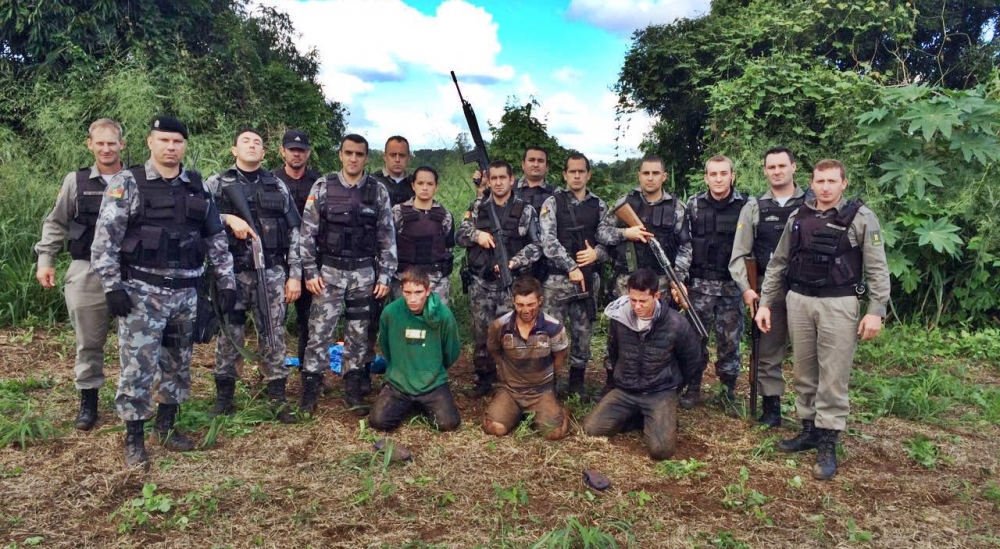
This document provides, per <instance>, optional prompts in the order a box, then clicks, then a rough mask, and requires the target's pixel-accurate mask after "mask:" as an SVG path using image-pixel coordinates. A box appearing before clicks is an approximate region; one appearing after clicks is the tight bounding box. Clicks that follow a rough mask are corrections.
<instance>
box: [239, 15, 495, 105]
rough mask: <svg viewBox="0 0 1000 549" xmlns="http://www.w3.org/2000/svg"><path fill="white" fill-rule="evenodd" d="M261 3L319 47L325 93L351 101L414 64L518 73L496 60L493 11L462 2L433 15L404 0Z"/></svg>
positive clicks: (478, 75)
mask: <svg viewBox="0 0 1000 549" xmlns="http://www.w3.org/2000/svg"><path fill="white" fill-rule="evenodd" d="M257 3H259V4H266V5H269V6H273V7H275V8H278V9H279V10H282V11H286V12H288V14H289V16H290V17H291V19H292V21H293V22H294V24H295V28H296V30H297V31H298V32H299V34H300V38H299V40H298V45H299V47H300V49H302V50H304V51H308V50H311V49H312V48H316V50H317V51H318V52H319V54H320V62H321V64H322V67H323V73H324V75H323V77H322V81H323V84H324V92H325V93H326V95H327V97H329V98H331V99H333V100H336V101H341V102H344V103H350V102H352V101H353V100H354V98H355V96H356V95H358V94H363V93H364V92H365V91H368V90H370V89H371V84H370V83H371V82H379V81H400V80H404V79H406V77H407V74H408V73H409V72H410V71H411V70H423V71H430V72H433V73H437V74H442V75H447V74H448V71H449V70H454V71H455V72H457V73H458V74H459V75H460V77H462V78H463V79H465V80H470V81H482V82H495V81H506V80H510V79H512V78H513V77H514V68H513V67H511V66H510V65H497V64H496V56H497V54H498V53H499V52H500V49H501V48H500V42H499V40H498V38H497V24H496V23H495V22H494V21H493V16H492V15H491V14H489V13H488V12H487V11H486V10H485V9H483V8H479V7H476V6H473V5H472V4H469V3H467V2H465V1H463V0H445V1H444V2H443V3H441V4H440V5H439V6H438V8H437V10H436V11H435V14H434V15H433V16H429V15H425V14H423V13H420V12H419V11H418V10H416V9H415V8H413V7H410V6H408V5H406V3H404V2H403V1H402V0H330V1H315V0H313V1H304V2H288V1H279V0H258V2H257ZM359 82H364V83H366V84H367V87H366V86H361V85H359Z"/></svg>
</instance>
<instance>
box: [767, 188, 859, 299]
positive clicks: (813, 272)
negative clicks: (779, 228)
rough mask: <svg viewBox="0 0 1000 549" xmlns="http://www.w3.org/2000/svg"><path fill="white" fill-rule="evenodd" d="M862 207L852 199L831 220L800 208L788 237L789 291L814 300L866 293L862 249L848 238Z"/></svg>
mask: <svg viewBox="0 0 1000 549" xmlns="http://www.w3.org/2000/svg"><path fill="white" fill-rule="evenodd" d="M861 206H862V202H861V201H860V200H852V201H851V202H848V203H847V205H845V206H844V209H843V210H842V211H841V212H840V213H838V214H837V215H836V216H832V217H820V216H818V215H816V214H817V213H818V212H815V211H813V210H811V209H809V208H800V209H799V211H798V213H796V214H795V217H794V218H793V219H794V221H793V224H792V227H791V231H792V233H791V235H789V236H790V237H791V241H790V244H791V248H790V250H789V257H788V271H787V273H786V277H787V279H788V289H789V290H791V291H794V292H797V293H800V294H804V295H810V296H815V297H842V296H849V295H860V294H861V293H863V289H862V288H863V286H862V285H861V276H862V274H863V269H864V267H863V264H862V253H861V246H852V245H851V241H850V238H849V237H848V231H849V230H850V227H851V223H852V222H853V221H854V216H855V215H857V213H858V210H859V209H860V208H861Z"/></svg>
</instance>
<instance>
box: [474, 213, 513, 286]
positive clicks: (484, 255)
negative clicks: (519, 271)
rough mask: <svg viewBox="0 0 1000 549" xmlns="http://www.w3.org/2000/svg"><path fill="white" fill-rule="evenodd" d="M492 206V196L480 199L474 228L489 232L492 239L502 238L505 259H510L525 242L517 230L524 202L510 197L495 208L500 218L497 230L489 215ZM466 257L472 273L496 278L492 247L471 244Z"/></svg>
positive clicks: (487, 277) (486, 277)
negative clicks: (505, 253) (501, 205)
mask: <svg viewBox="0 0 1000 549" xmlns="http://www.w3.org/2000/svg"><path fill="white" fill-rule="evenodd" d="M493 206H494V203H493V199H492V198H489V197H487V198H484V199H483V200H482V201H480V203H479V211H478V212H477V213H476V228H477V229H479V230H480V231H486V232H488V233H490V234H491V235H493V238H494V239H497V238H502V239H503V241H504V246H505V247H506V249H507V256H508V257H507V259H508V260H510V258H511V257H514V256H515V255H516V254H517V252H519V251H521V248H524V246H525V245H526V244H527V239H526V238H525V237H523V236H521V234H520V232H518V227H519V226H520V225H521V214H522V213H523V212H524V206H525V204H524V202H522V201H521V199H520V198H516V197H511V198H510V199H508V200H507V203H506V204H504V207H502V208H496V214H497V219H499V220H500V230H499V231H498V230H497V229H496V227H494V226H493V218H492V217H491V216H490V208H491V207H493ZM468 258H469V268H470V269H471V270H472V272H473V273H475V274H476V275H478V276H479V277H481V278H483V279H485V280H493V279H495V278H496V275H495V274H494V272H493V266H494V265H496V261H495V260H494V259H493V250H492V249H487V248H483V247H482V246H473V247H471V248H469V255H468Z"/></svg>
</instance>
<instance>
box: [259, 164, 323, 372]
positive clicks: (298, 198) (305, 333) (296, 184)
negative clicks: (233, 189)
mask: <svg viewBox="0 0 1000 549" xmlns="http://www.w3.org/2000/svg"><path fill="white" fill-rule="evenodd" d="M271 173H273V174H274V175H275V176H276V177H277V178H278V179H280V180H282V181H284V182H285V186H286V187H288V192H289V193H290V194H291V195H292V198H293V199H294V200H295V206H296V207H297V208H298V209H299V214H300V215H301V214H302V212H304V211H305V208H306V199H307V198H308V197H309V191H311V190H312V187H313V184H314V183H316V180H317V179H319V178H320V177H322V176H323V174H321V173H319V172H318V171H316V170H314V169H312V168H306V171H305V173H304V174H303V175H302V178H301V179H294V178H292V177H291V176H289V175H288V173H287V172H285V166H281V167H278V168H275V169H274V170H272V172H271ZM296 253H298V252H296ZM312 298H313V295H312V294H311V293H310V292H309V291H308V290H306V288H305V282H304V281H303V286H302V293H301V294H300V295H299V298H298V299H296V300H295V325H296V326H297V327H298V332H299V341H298V348H297V353H296V356H297V357H299V363H300V364H301V363H303V362H305V360H306V342H307V341H309V310H310V309H311V308H312Z"/></svg>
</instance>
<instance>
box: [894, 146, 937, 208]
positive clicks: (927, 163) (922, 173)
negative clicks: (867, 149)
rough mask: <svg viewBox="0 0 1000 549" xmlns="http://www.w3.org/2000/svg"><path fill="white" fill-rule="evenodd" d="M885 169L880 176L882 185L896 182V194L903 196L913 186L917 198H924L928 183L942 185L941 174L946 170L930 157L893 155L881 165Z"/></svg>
mask: <svg viewBox="0 0 1000 549" xmlns="http://www.w3.org/2000/svg"><path fill="white" fill-rule="evenodd" d="M879 167H880V168H882V169H883V170H885V174H883V175H882V177H881V178H879V180H878V182H879V184H881V185H886V184H889V183H893V182H894V183H895V184H896V196H897V197H899V198H902V197H903V196H905V195H906V194H907V193H908V192H909V191H910V188H911V187H912V188H913V192H914V194H916V196H917V198H923V197H924V193H926V190H927V185H933V186H935V187H942V186H944V183H942V182H941V178H940V177H938V176H940V175H944V173H945V171H944V170H942V169H941V168H940V167H938V165H937V163H936V162H934V161H933V160H931V159H928V158H923V157H921V158H903V157H901V156H896V155H893V156H892V157H890V159H889V161H888V162H884V163H882V164H881V165H880V166H879Z"/></svg>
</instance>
